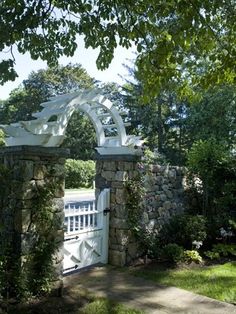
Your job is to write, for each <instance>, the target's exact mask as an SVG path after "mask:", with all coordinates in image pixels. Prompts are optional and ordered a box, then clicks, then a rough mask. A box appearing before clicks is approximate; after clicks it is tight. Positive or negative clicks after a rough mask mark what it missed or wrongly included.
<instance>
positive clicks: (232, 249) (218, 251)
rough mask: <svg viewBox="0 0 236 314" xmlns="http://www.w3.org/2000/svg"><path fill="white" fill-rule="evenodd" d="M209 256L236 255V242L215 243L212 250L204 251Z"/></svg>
mask: <svg viewBox="0 0 236 314" xmlns="http://www.w3.org/2000/svg"><path fill="white" fill-rule="evenodd" d="M204 254H205V255H206V256H207V257H209V258H218V257H220V256H221V257H230V256H236V244H226V243H218V244H214V245H213V248H212V250H211V251H207V252H205V253H204Z"/></svg>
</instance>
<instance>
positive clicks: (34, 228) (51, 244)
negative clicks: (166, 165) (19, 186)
mask: <svg viewBox="0 0 236 314" xmlns="http://www.w3.org/2000/svg"><path fill="white" fill-rule="evenodd" d="M0 181H1V184H4V189H0V236H1V242H0V243H1V246H0V298H1V297H2V298H3V299H5V300H8V299H9V298H12V297H13V298H15V299H23V298H28V297H30V296H37V295H39V294H42V293H47V292H49V291H50V290H51V288H52V283H53V281H54V280H55V273H54V272H55V268H54V263H55V260H54V255H55V253H56V251H57V250H58V246H59V242H60V241H58V230H60V229H61V225H62V219H63V217H61V215H58V213H55V207H54V205H53V198H54V195H55V189H56V188H57V186H56V183H51V182H47V181H44V184H43V185H42V186H37V185H35V186H34V188H33V189H32V194H33V197H32V199H31V200H30V203H31V205H30V209H29V212H30V216H31V217H30V224H29V226H28V229H27V231H26V232H25V233H24V234H19V232H17V231H16V230H15V225H16V224H17V223H18V224H21V223H22V221H16V217H18V219H21V218H22V215H23V213H22V212H19V211H21V209H19V208H17V204H16V202H12V199H11V198H10V197H9V195H10V194H11V193H14V191H13V184H12V182H13V181H14V180H13V171H12V170H9V169H8V168H7V167H5V166H3V165H0ZM23 201H24V200H21V202H23ZM17 211H18V212H17ZM17 214H18V215H17ZM19 217H20V218H19ZM4 224H5V225H4ZM22 237H25V238H24V239H22ZM23 247H24V248H23Z"/></svg>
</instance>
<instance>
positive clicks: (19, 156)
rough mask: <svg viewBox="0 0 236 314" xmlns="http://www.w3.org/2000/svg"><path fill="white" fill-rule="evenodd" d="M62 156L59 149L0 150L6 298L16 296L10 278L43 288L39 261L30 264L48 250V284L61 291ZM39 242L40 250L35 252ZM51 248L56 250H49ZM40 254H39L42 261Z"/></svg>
mask: <svg viewBox="0 0 236 314" xmlns="http://www.w3.org/2000/svg"><path fill="white" fill-rule="evenodd" d="M66 156H68V150H66V149H61V148H46V147H39V146H15V147H4V148H1V149H0V186H1V187H0V200H1V203H0V226H1V228H0V233H1V240H0V258H2V259H3V258H4V256H3V254H4V255H5V256H8V260H7V261H5V262H4V263H5V264H4V263H2V265H3V266H2V267H3V269H2V271H3V272H4V273H5V274H6V276H8V277H7V280H8V288H7V289H8V290H9V291H7V293H8V294H12V295H13V296H15V295H16V294H17V293H19V291H18V292H17V289H18V290H19V288H20V287H16V285H15V281H16V278H15V277H14V276H18V277H19V278H20V279H19V278H18V277H17V278H18V279H17V280H19V281H22V284H23V285H24V286H27V285H28V286H29V287H30V286H33V285H32V283H34V282H37V280H38V281H40V280H42V285H43V280H44V275H46V277H47V275H49V274H44V271H45V270H44V269H43V268H42V269H40V261H39V260H38V261H37V260H35V258H36V257H37V256H39V257H38V258H40V257H42V258H44V257H43V254H44V253H45V252H51V251H50V250H52V251H53V254H52V255H53V256H52V259H51V260H52V261H53V264H52V268H53V270H52V276H51V278H50V280H51V281H53V283H54V284H53V287H54V288H60V287H61V285H62V262H63V255H61V250H60V248H61V246H62V245H63V239H64V230H63V223H64V203H63V196H64V162H65V157H66ZM48 193H51V194H48ZM43 198H44V199H49V198H50V200H49V201H48V202H47V203H46V204H45V202H44V203H43V204H44V207H45V208H46V210H45V212H43V214H41V213H40V211H41V210H44V209H42V208H41V207H42V206H41V205H40V202H41V201H42V199H43ZM51 200H52V202H51ZM40 206H41V207H40ZM42 215H44V216H42ZM45 219H46V220H45ZM47 219H48V221H51V222H52V227H51V233H50V232H49V230H50V228H48V226H45V221H47ZM54 222H55V224H54ZM40 224H41V225H40ZM46 227H47V228H46ZM45 230H46V234H45V235H44V234H43V232H45ZM45 237H46V242H45ZM42 238H43V239H44V243H43V247H41V248H39V245H41V244H40V243H41V242H40V239H42ZM47 241H48V243H47ZM54 245H55V247H56V249H53V248H52V247H53V246H54ZM40 249H41V250H42V252H44V253H43V254H41V255H40ZM43 250H44V251H43ZM36 252H37V254H38V255H37V254H36ZM48 258H49V259H50V256H49V257H48ZM37 263H38V264H37ZM49 264H50V263H49ZM49 264H48V265H49ZM37 265H38V266H37ZM4 267H5V269H4ZM47 267H48V266H47ZM37 272H39V273H37ZM27 276H28V277H27ZM30 277H31V278H30ZM38 284H39V285H40V282H38ZM29 287H28V290H30V289H31V290H33V291H30V292H31V293H33V294H34V293H35V291H34V288H33V287H31V288H29ZM34 287H35V288H36V287H37V284H35V285H34Z"/></svg>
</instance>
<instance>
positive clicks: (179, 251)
mask: <svg viewBox="0 0 236 314" xmlns="http://www.w3.org/2000/svg"><path fill="white" fill-rule="evenodd" d="M162 254H163V257H164V258H165V259H167V260H168V261H170V262H174V263H178V262H181V261H182V260H183V258H184V249H183V248H182V246H179V245H178V244H176V243H169V244H167V245H165V246H164V247H163V249H162Z"/></svg>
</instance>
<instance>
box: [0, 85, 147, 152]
mask: <svg viewBox="0 0 236 314" xmlns="http://www.w3.org/2000/svg"><path fill="white" fill-rule="evenodd" d="M41 106H42V107H43V109H42V111H40V112H36V113H34V114H33V117H35V118H36V119H35V120H30V121H20V122H18V123H12V124H10V125H0V128H1V129H3V131H4V132H5V134H6V145H7V146H17V145H39V146H45V147H57V146H60V145H61V144H62V142H63V140H64V138H65V133H66V128H67V125H68V123H69V120H70V118H71V116H72V114H73V112H74V111H76V110H77V111H81V112H83V113H84V114H85V115H87V116H88V118H89V119H90V121H91V122H92V124H93V126H94V128H95V130H96V136H97V145H98V147H97V148H96V149H97V151H98V152H99V153H100V154H101V155H107V154H109V155H110V154H111V155H112V154H139V153H140V150H139V149H137V148H138V147H140V146H141V145H142V141H141V139H140V137H139V136H134V135H127V134H126V129H125V127H126V126H127V125H128V123H124V121H123V118H122V115H123V112H120V111H119V110H118V109H117V108H116V106H115V104H113V103H112V102H111V101H110V100H108V99H107V98H106V97H105V96H103V95H102V93H101V90H100V89H90V90H83V91H78V92H74V93H71V94H65V95H60V96H56V97H53V98H51V99H50V100H49V101H47V102H44V103H42V104H41ZM106 130H112V131H113V133H114V134H115V135H113V136H109V135H107V133H109V132H107V131H106Z"/></svg>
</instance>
